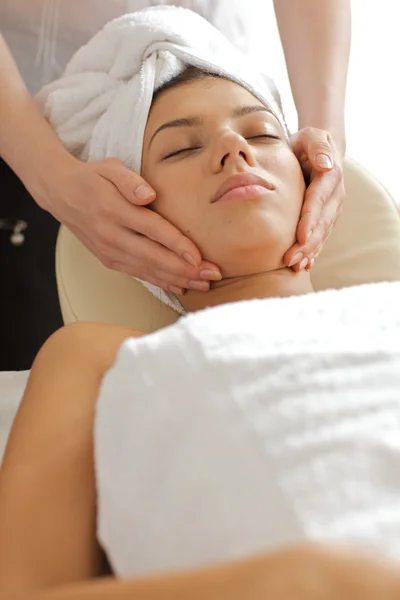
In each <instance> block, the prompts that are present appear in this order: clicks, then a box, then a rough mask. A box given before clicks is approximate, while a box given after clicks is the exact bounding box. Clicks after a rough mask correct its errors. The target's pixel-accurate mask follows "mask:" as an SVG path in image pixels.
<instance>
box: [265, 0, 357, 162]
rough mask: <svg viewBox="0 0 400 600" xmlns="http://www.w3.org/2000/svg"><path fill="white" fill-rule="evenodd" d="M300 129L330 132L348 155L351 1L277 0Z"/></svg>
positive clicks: (342, 150)
mask: <svg viewBox="0 0 400 600" xmlns="http://www.w3.org/2000/svg"><path fill="white" fill-rule="evenodd" d="M274 5H275V14H276V18H277V22H278V27H279V33H280V37H281V41H282V46H283V50H284V53H285V59H286V65H287V70H288V74H289V79H290V85H291V88H292V93H293V98H294V102H295V104H296V109H297V113H298V118H299V129H303V128H304V127H315V128H318V129H322V130H325V131H328V132H329V133H330V134H331V135H332V137H333V138H334V141H335V143H336V145H337V146H338V148H339V150H340V151H341V152H342V154H344V151H345V147H346V143H345V139H346V137H345V125H344V118H345V114H344V109H345V92H346V80H347V70H348V62H349V53H350V38H351V10H350V0H301V1H298V2H297V1H296V2H293V0H274Z"/></svg>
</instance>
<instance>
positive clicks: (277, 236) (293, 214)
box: [0, 8, 400, 600]
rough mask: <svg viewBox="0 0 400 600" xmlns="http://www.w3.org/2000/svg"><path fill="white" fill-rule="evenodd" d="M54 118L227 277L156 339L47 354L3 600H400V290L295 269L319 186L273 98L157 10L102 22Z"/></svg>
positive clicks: (2, 560)
mask: <svg viewBox="0 0 400 600" xmlns="http://www.w3.org/2000/svg"><path fill="white" fill-rule="evenodd" d="M146 28H147V29H146ZM146 31H147V32H148V35H151V36H152V40H151V41H152V43H153V46H151V45H150V44H149V43H148V39H147V38H146V35H144V33H143V32H145V33H146ZM179 31H185V32H192V31H195V35H194V36H193V38H194V44H193V45H192V46H191V47H190V46H189V45H188V43H186V42H185V37H184V35H183V34H182V35H180V34H179V33H177V32H179ZM149 32H150V33H149ZM189 37H190V36H189ZM116 39H118V40H119V42H118V44H116V43H115V40H116ZM100 47H101V48H102V52H100V51H99V49H100ZM91 60H92V61H94V63H96V64H92V63H91V62H90V61H91ZM102 61H103V62H104V65H103V64H102ZM106 63H107V65H106ZM127 65H128V66H127ZM106 66H107V69H108V70H106ZM85 69H86V70H85ZM103 71H104V72H103ZM88 72H89V74H88ZM118 77H119V78H120V80H118ZM90 81H91V82H92V83H91V85H89V84H88V82H89V83H90ZM143 81H145V82H146V87H143V85H142V83H143ZM96 82H97V84H98V86H97V87H96ZM113 85H114V86H116V91H115V90H114V88H113V87H112V86H113ZM149 86H150V91H149ZM153 91H154V95H153ZM149 94H150V96H149ZM91 95H92V97H91ZM149 97H150V100H149ZM66 99H68V101H67V100H66ZM42 100H43V102H44V103H45V106H46V111H47V114H48V115H49V118H50V120H51V121H52V122H53V124H54V126H55V127H56V128H57V131H58V134H59V135H60V137H61V138H62V139H63V140H64V143H65V144H66V146H67V147H69V148H70V149H71V148H72V147H73V148H72V149H74V151H75V152H76V153H77V154H79V155H80V156H81V157H83V158H87V159H91V158H94V157H96V158H98V157H101V156H103V157H104V156H106V155H107V154H108V153H112V154H114V155H115V156H117V157H118V158H121V159H123V160H124V162H125V163H126V164H129V166H131V167H132V168H137V169H138V170H140V171H141V173H142V175H143V176H144V178H145V179H146V180H148V181H149V183H150V184H151V185H152V187H154V189H155V190H156V192H157V198H156V200H155V202H154V204H153V209H154V210H155V211H156V212H157V213H159V214H160V215H162V216H163V217H165V218H167V219H168V220H169V221H171V222H172V223H173V224H174V225H176V226H177V227H178V228H179V229H180V230H181V231H183V232H185V234H186V235H188V236H189V237H191V238H192V239H193V240H194V241H195V243H196V244H197V245H198V246H199V248H200V249H201V252H202V255H203V256H204V257H205V258H206V259H207V260H208V261H209V262H210V264H218V265H219V266H220V268H221V272H222V274H223V278H222V280H220V281H215V283H213V284H212V286H211V289H210V291H209V292H208V293H206V294H204V293H202V292H200V291H196V290H191V291H189V292H188V293H187V294H186V295H184V296H182V297H179V300H178V299H177V297H176V296H173V295H172V294H169V295H166V294H164V293H161V292H160V294H161V297H162V299H163V300H164V301H166V302H168V303H170V304H172V305H173V306H174V307H175V308H176V309H177V310H179V311H180V312H182V313H184V312H186V313H188V314H187V315H186V316H183V317H182V318H181V319H180V320H179V321H178V322H177V323H176V324H175V325H172V326H170V327H167V328H165V329H164V330H161V331H159V332H157V333H153V334H150V335H143V334H142V333H141V332H139V331H132V330H130V329H126V328H123V327H117V326H112V325H105V324H95V323H84V324H78V325H73V326H69V327H66V328H64V329H63V330H61V331H59V332H57V333H56V334H55V335H53V336H52V337H51V338H50V339H49V340H48V341H47V342H46V344H45V345H44V346H43V348H42V349H41V351H40V352H39V355H38V356H37V359H36V361H35V364H34V366H33V368H32V372H31V376H30V379H29V383H28V386H27V389H26V392H25V395H24V398H23V401H22V405H21V408H20V411H19V413H18V415H17V417H16V420H15V424H14V427H13V430H12V433H11V436H10V440H9V444H8V447H7V450H6V454H5V458H4V463H3V466H2V469H1V472H0V531H1V535H0V592H1V593H0V595H1V597H2V598H7V597H13V595H15V596H16V597H19V596H21V597H30V593H32V594H34V596H32V597H37V598H39V597H43V598H44V597H46V598H52V597H54V598H106V597H107V598H140V599H141V598H184V597H185V598H187V597H190V598H211V599H212V598H229V599H230V600H231V599H239V598H245V599H246V600H248V599H249V600H251V599H253V598H254V599H258V598H263V599H264V598H274V599H283V598H284V599H291V598H296V600H298V599H307V600H309V599H314V598H315V599H316V600H317V599H318V600H321V599H324V598H330V599H339V598H340V599H341V600H343V599H347V598H349V599H350V598H351V599H354V598H360V599H361V598H366V599H367V598H368V599H374V600H375V599H378V598H379V600H382V599H389V598H399V597H400V570H399V568H398V566H397V563H396V560H394V561H393V563H391V562H389V560H390V561H391V560H392V559H393V558H394V559H396V558H398V555H399V553H400V508H399V506H400V478H399V474H398V473H399V462H398V457H399V429H400V342H399V340H400V318H399V314H398V306H399V303H400V287H399V285H397V284H380V285H371V286H362V287H360V288H349V289H345V290H342V291H326V292H321V293H314V292H313V289H312V285H311V280H310V273H309V272H308V271H307V270H304V269H303V270H301V271H299V272H297V273H295V272H294V271H292V270H291V269H288V268H284V267H283V263H282V257H283V255H284V253H285V252H286V250H287V249H288V248H289V247H290V246H291V245H292V244H293V241H294V238H295V231H296V226H297V222H298V219H299V214H300V210H301V206H302V202H303V195H304V190H305V184H304V181H303V176H302V172H301V169H300V166H299V164H298V162H297V160H296V159H295V157H294V155H293V153H292V151H291V148H290V145H289V144H288V141H287V132H286V127H285V123H284V120H283V118H282V115H281V112H280V110H279V106H278V105H277V104H276V102H275V100H274V97H273V95H272V94H270V92H269V91H268V88H265V89H264V88H263V87H262V86H261V84H260V82H259V80H257V78H254V79H253V75H252V73H251V65H249V64H248V63H247V61H246V60H245V59H243V58H242V57H240V56H239V55H238V54H236V50H234V49H233V48H232V47H231V46H229V45H228V43H227V42H226V41H225V40H224V39H223V38H222V37H221V36H220V34H219V33H218V32H216V31H215V30H213V29H212V27H211V26H210V25H209V24H208V23H206V22H205V21H203V20H202V19H201V18H200V17H198V16H196V15H194V14H192V13H190V12H189V11H185V10H183V9H175V8H162V9H153V10H150V11H144V12H142V13H138V14H136V15H130V16H128V17H126V18H123V19H120V20H118V21H116V22H113V23H111V24H109V25H108V26H107V27H106V28H105V29H104V30H103V31H102V32H100V33H99V34H98V35H97V36H96V37H95V38H94V39H93V40H92V41H91V42H90V43H89V44H88V46H86V47H85V48H83V49H82V50H81V51H80V52H79V53H78V54H77V55H76V56H75V57H74V59H73V60H72V62H71V65H70V67H69V68H68V69H67V72H66V74H65V75H64V77H63V78H62V79H61V80H60V81H59V82H56V83H55V84H53V86H50V88H47V89H46V90H45V91H44V92H43V95H42ZM69 103H71V105H72V106H73V109H71V110H73V113H74V114H73V115H72V116H71V118H70V117H69V116H68V114H67V113H68V110H67V111H66V110H64V108H65V106H67V108H68V106H69ZM150 104H151V106H150ZM60 115H61V117H60ZM65 115H67V116H65ZM64 117H65V119H66V120H65V122H62V118H64ZM57 119H58V121H57ZM74 128H75V129H74ZM85 136H87V139H86V138H85ZM152 291H153V292H156V290H154V289H153V290H152ZM207 307H209V308H207ZM210 307H211V308H210ZM204 309H206V310H204ZM338 544H339V547H341V545H343V544H345V546H346V550H345V549H340V550H339V551H338V550H337V549H336V548H337V545H338ZM370 551H372V552H370ZM106 574H109V575H110V574H112V575H114V576H115V577H116V579H113V578H110V579H109V580H99V581H97V582H91V583H90V582H89V583H88V584H86V585H84V586H83V587H81V586H80V583H81V582H87V581H89V580H93V579H95V578H98V577H100V576H102V575H106ZM122 580H123V581H122ZM66 584H75V585H73V586H72V587H66V588H65V589H64V590H63V589H61V588H60V589H61V591H60V590H58V587H59V586H64V585H66ZM53 588H54V589H53ZM52 590H53V591H52ZM57 590H58V591H57ZM42 594H43V596H42Z"/></svg>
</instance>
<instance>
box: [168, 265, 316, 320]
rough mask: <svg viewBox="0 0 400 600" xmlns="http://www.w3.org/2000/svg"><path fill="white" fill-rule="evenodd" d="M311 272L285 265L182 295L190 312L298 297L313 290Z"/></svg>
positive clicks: (214, 283) (226, 280)
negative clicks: (295, 269)
mask: <svg viewBox="0 0 400 600" xmlns="http://www.w3.org/2000/svg"><path fill="white" fill-rule="evenodd" d="M313 291H314V290H313V287H312V284H311V279H310V274H309V272H308V271H300V272H299V273H295V272H294V271H293V270H292V269H289V268H286V267H285V268H282V269H277V270H276V271H269V272H267V273H256V274H254V275H245V276H240V277H231V278H227V279H223V280H222V281H216V282H212V283H211V288H210V291H209V292H207V293H204V292H197V291H194V290H189V291H188V292H186V294H185V295H184V296H183V298H180V302H181V303H182V304H183V306H184V307H185V309H186V310H187V312H194V311H196V310H201V309H203V308H206V307H207V306H217V305H219V304H226V303H228V302H237V301H239V300H251V299H252V298H273V297H284V296H297V295H302V294H309V293H311V292H313Z"/></svg>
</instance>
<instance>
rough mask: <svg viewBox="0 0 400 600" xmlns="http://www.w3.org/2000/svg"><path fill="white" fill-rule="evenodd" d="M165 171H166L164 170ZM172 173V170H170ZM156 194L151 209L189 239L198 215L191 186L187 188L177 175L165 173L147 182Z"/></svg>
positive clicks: (181, 178) (179, 175)
mask: <svg viewBox="0 0 400 600" xmlns="http://www.w3.org/2000/svg"><path fill="white" fill-rule="evenodd" d="M165 171H167V170H165ZM171 171H172V169H171ZM147 181H148V183H150V185H152V186H153V188H154V190H155V192H156V199H155V201H154V202H153V203H152V205H151V207H152V209H153V210H154V211H155V212H157V213H158V214H159V215H161V216H162V217H164V219H166V220H167V221H169V222H170V223H172V225H174V226H175V227H177V228H178V229H179V231H181V232H182V233H183V234H184V235H186V236H188V237H191V236H192V234H193V232H194V231H195V227H196V222H197V221H198V215H197V214H196V202H194V199H193V189H192V188H193V186H189V184H188V182H186V181H185V178H183V177H182V176H181V174H179V173H172V172H169V173H167V172H165V173H163V174H160V176H158V177H157V178H154V177H153V178H152V180H150V179H148V180H147Z"/></svg>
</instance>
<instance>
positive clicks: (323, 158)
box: [315, 154, 333, 169]
mask: <svg viewBox="0 0 400 600" xmlns="http://www.w3.org/2000/svg"><path fill="white" fill-rule="evenodd" d="M315 161H316V163H317V165H319V166H320V167H322V168H323V169H332V167H333V162H332V159H331V157H330V156H328V155H327V154H317V156H316V157H315Z"/></svg>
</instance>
